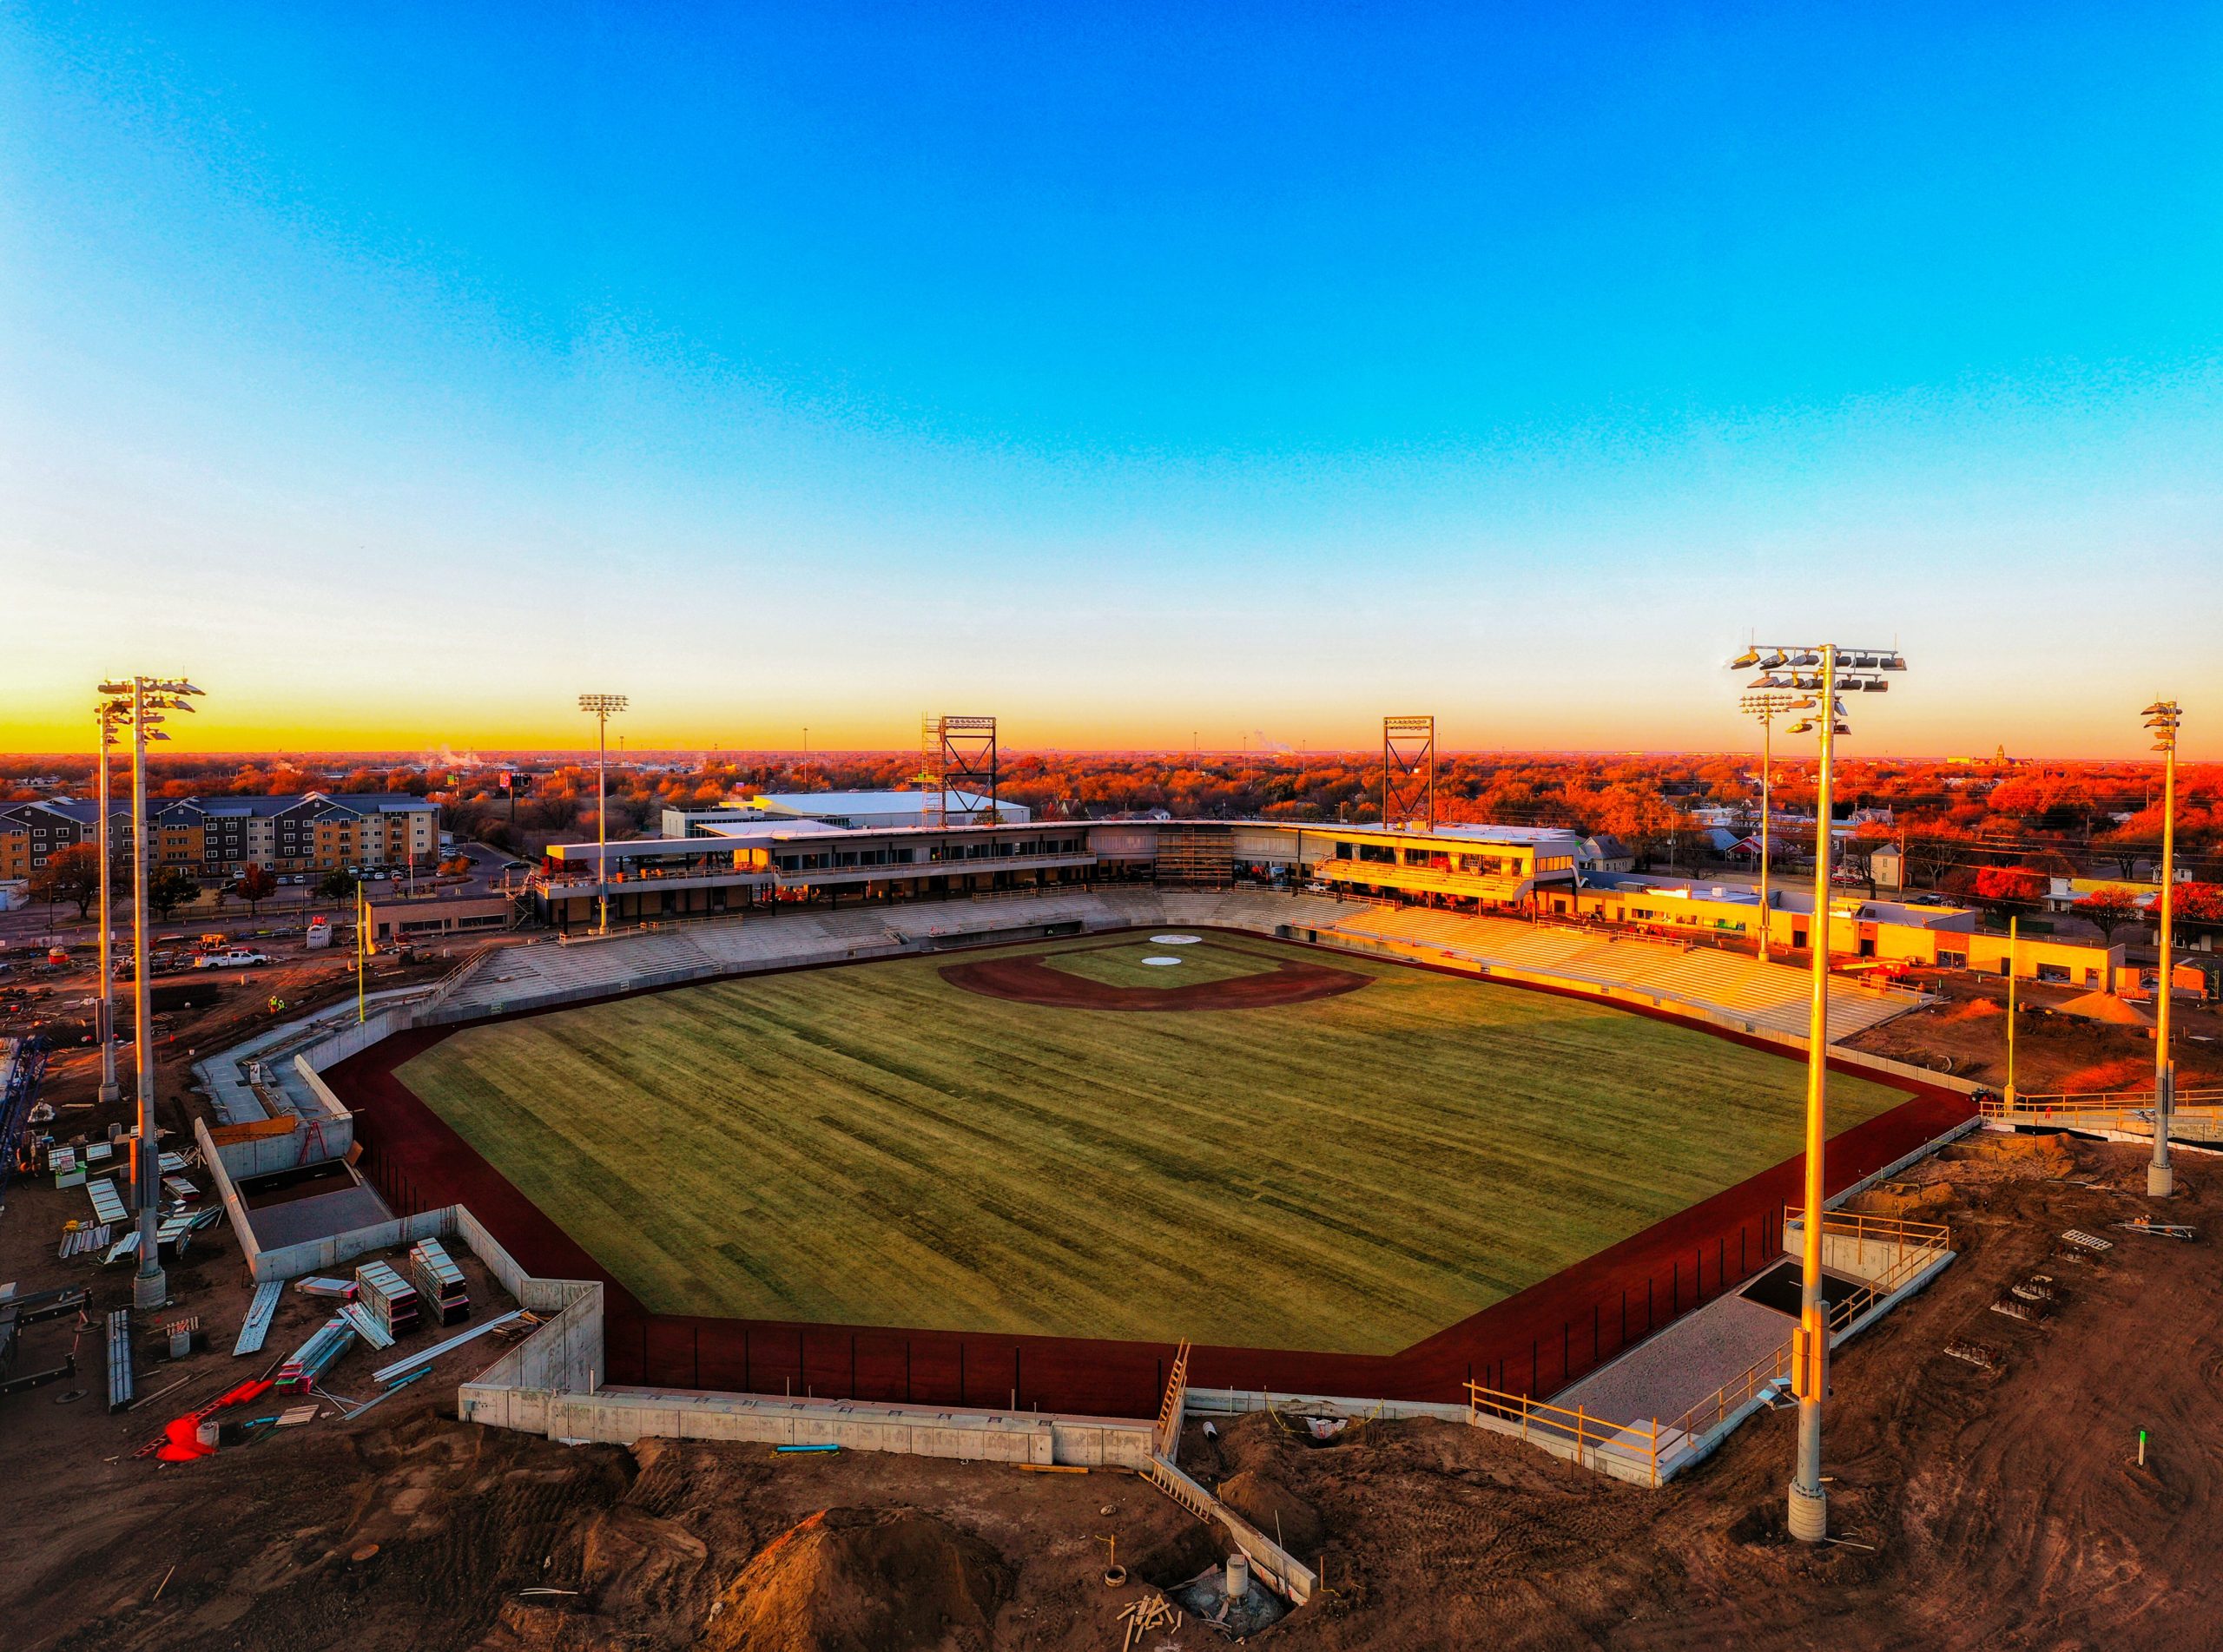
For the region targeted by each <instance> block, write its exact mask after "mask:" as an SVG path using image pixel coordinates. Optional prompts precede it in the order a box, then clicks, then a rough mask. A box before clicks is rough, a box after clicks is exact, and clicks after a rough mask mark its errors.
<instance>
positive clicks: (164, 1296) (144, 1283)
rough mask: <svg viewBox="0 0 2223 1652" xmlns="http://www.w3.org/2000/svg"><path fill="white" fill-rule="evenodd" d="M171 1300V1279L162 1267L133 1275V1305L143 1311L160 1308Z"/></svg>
mask: <svg viewBox="0 0 2223 1652" xmlns="http://www.w3.org/2000/svg"><path fill="white" fill-rule="evenodd" d="M168 1300H170V1282H169V1279H168V1275H166V1274H164V1273H163V1272H162V1269H161V1268H159V1267H157V1268H155V1269H154V1270H152V1271H151V1272H149V1273H145V1274H133V1275H132V1276H131V1306H133V1307H135V1308H136V1309H138V1310H139V1311H140V1312H141V1313H146V1312H147V1311H148V1309H150V1308H158V1307H160V1306H162V1304H163V1303H165V1302H167V1301H168Z"/></svg>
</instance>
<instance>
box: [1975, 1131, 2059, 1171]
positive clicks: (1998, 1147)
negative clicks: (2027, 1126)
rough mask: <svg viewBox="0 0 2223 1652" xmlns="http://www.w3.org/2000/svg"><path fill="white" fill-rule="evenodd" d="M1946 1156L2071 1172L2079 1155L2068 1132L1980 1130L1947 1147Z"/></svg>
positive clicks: (2021, 1169)
mask: <svg viewBox="0 0 2223 1652" xmlns="http://www.w3.org/2000/svg"><path fill="white" fill-rule="evenodd" d="M1943 1157H1944V1158H1945V1159H1947V1160H1948V1161H1949V1162H1956V1163H1972V1164H1993V1165H1999V1166H2003V1167H2009V1168H2012V1169H2014V1170H2015V1171H2016V1172H2018V1173H2020V1174H2023V1175H2037V1176H2056V1177H2058V1176H2068V1175H2074V1174H2075V1170H2076V1155H2075V1153H2074V1152H2073V1151H2072V1150H2071V1149H2070V1147H2069V1142H2068V1137H2067V1136H2065V1135H2007V1134H2003V1133H2002V1132H2000V1131H1997V1130H1978V1131H1977V1132H1976V1134H1975V1135H1970V1136H1969V1137H1967V1138H1966V1139H1965V1140H1963V1141H1961V1142H1956V1143H1955V1144H1954V1145H1953V1146H1952V1147H1949V1148H1948V1149H1946V1150H1945V1152H1944V1154H1943Z"/></svg>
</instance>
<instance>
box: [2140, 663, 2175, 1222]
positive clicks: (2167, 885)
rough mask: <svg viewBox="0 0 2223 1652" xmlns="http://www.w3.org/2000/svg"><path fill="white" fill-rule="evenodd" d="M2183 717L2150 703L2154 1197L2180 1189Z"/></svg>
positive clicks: (2168, 706) (2150, 1186)
mask: <svg viewBox="0 0 2223 1652" xmlns="http://www.w3.org/2000/svg"><path fill="white" fill-rule="evenodd" d="M2182 720H2183V713H2182V712H2180V710H2179V709H2178V708H2177V702H2176V701H2174V700H2157V701H2154V703H2153V704H2152V705H2150V706H2148V707H2147V708H2146V727H2147V728H2148V729H2149V730H2150V731H2152V733H2153V735H2154V750H2155V751H2157V752H2159V753H2160V754H2161V928H2160V943H2161V975H2160V979H2159V980H2158V981H2157V982H2156V983H2155V984H2154V1000H2155V1004H2156V1006H2157V1007H2156V1010H2155V1015H2154V1162H2153V1163H2151V1164H2149V1165H2148V1166H2147V1167H2146V1192H2147V1196H2148V1197H2150V1198H2154V1199H2167V1198H2168V1197H2169V1196H2170V1195H2173V1194H2174V1193H2175V1192H2176V1190H2177V1173H2176V1169H2175V1167H2174V1166H2173V1165H2171V1164H2170V1162H2169V1123H2170V1120H2171V1118H2172V1116H2174V1113H2175V1112H2176V1100H2177V1096H2176V1090H2177V1076H2176V1071H2175V1069H2174V1067H2173V1066H2172V1065H2171V1063H2170V1061H2169V974H2170V971H2171V969H2172V968H2173V967H2174V958H2173V956H2172V947H2173V944H2174V941H2175V939H2176V933H2175V925H2176V907H2177V901H2176V896H2177V725H2178V723H2179V722H2180V721H2182Z"/></svg>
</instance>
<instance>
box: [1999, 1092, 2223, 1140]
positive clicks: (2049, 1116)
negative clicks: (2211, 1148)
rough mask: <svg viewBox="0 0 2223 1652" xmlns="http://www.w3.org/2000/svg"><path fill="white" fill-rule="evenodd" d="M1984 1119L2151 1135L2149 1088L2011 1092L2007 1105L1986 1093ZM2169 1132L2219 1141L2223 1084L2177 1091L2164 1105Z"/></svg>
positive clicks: (2022, 1125) (2020, 1125)
mask: <svg viewBox="0 0 2223 1652" xmlns="http://www.w3.org/2000/svg"><path fill="white" fill-rule="evenodd" d="M1979 1107H1980V1109H1981V1111H1982V1117H1983V1119H1984V1120H1985V1122H1988V1123H1993V1124H2001V1125H2005V1126H2007V1127H2008V1128H2009V1129H2018V1128H2019V1129H2055V1130H2081V1131H2087V1132H2090V1133H2093V1134H2095V1135H2096V1134H2102V1133H2112V1134H2114V1135H2143V1136H2147V1137H2149V1138H2150V1137H2151V1136H2152V1135H2153V1134H2154V1112H2155V1104H2154V1092H2153V1091H2152V1090H2144V1091H2116V1092H2111V1093H2108V1094H2105V1095H2092V1096H2073V1095H2072V1096H2016V1097H2015V1100H2014V1102H2012V1103H2011V1104H2010V1103H2009V1102H2006V1101H2003V1100H2000V1099H1996V1098H1992V1099H1987V1100H1985V1101H1983V1102H1980V1103H1979ZM2169 1135H2170V1138H2171V1139H2172V1140H2173V1141H2174V1140H2183V1141H2191V1142H2217V1141H2223V1089H2205V1088H2203V1089H2189V1090H2179V1091H2178V1092H2177V1093H2176V1096H2175V1097H2174V1101H2173V1102H2172V1105H2171V1107H2170V1109H2169Z"/></svg>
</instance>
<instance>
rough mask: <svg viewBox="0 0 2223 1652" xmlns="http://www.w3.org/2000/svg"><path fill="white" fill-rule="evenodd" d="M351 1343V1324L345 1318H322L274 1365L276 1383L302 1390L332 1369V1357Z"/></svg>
mask: <svg viewBox="0 0 2223 1652" xmlns="http://www.w3.org/2000/svg"><path fill="white" fill-rule="evenodd" d="M353 1346H355V1327H354V1326H351V1325H349V1324H348V1323H347V1321H346V1320H326V1321H325V1322H324V1323H323V1324H322V1325H320V1326H318V1327H317V1329H316V1334H315V1335H313V1336H312V1337H311V1338H310V1339H308V1340H307V1342H304V1343H303V1344H301V1346H300V1347H298V1348H296V1349H294V1352H293V1353H290V1354H288V1355H287V1357H286V1359H285V1361H284V1363H283V1364H281V1365H280V1366H279V1367H278V1381H277V1385H278V1386H279V1387H280V1388H292V1389H296V1390H300V1391H303V1392H306V1391H307V1389H308V1388H310V1387H311V1386H313V1385H314V1384H315V1383H316V1382H317V1381H318V1379H320V1378H321V1377H322V1376H323V1375H324V1373H325V1372H327V1371H329V1370H330V1369H332V1363H333V1360H335V1359H339V1358H340V1355H341V1354H343V1353H346V1352H347V1350H348V1349H350V1348H352V1347H353Z"/></svg>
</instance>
